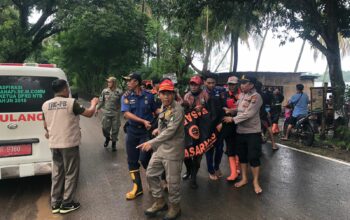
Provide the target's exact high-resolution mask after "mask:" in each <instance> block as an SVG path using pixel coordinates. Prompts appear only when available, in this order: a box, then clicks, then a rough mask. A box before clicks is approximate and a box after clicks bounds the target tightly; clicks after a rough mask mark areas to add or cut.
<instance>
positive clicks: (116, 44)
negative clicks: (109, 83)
mask: <svg viewBox="0 0 350 220" xmlns="http://www.w3.org/2000/svg"><path fill="white" fill-rule="evenodd" d="M76 11H77V13H76V14H75V17H74V18H73V19H72V20H71V22H70V23H69V24H67V27H68V28H67V31H65V32H62V33H61V34H60V35H59V37H58V43H59V44H60V45H61V50H62V56H63V65H64V67H65V69H67V71H68V74H71V75H73V77H72V78H75V80H76V82H77V83H78V84H77V85H76V86H78V87H79V88H80V89H81V90H82V91H84V92H87V93H90V94H97V93H99V92H100V90H101V88H102V86H104V84H105V78H106V77H107V76H109V75H113V76H115V77H119V78H120V77H121V76H122V75H125V74H127V73H128V72H129V71H131V70H133V69H136V68H138V67H139V66H141V64H142V45H143V41H144V40H143V36H144V32H143V28H144V27H143V21H142V16H141V15H140V13H138V12H137V11H136V10H135V8H134V5H133V4H131V2H130V1H128V0H120V1H117V2H115V1H111V2H108V1H106V3H105V4H103V5H99V7H81V8H78V9H77V10H76Z"/></svg>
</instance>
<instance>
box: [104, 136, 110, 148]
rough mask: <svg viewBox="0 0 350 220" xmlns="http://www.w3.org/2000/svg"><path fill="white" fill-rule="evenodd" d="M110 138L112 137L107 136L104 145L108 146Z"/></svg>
mask: <svg viewBox="0 0 350 220" xmlns="http://www.w3.org/2000/svg"><path fill="white" fill-rule="evenodd" d="M110 140H111V139H110V138H109V137H106V140H105V143H104V144H103V146H104V147H107V146H108V144H109V141H110Z"/></svg>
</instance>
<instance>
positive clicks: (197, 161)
mask: <svg viewBox="0 0 350 220" xmlns="http://www.w3.org/2000/svg"><path fill="white" fill-rule="evenodd" d="M201 161H202V155H199V156H194V157H190V158H186V159H184V163H185V166H186V172H187V173H189V174H191V179H192V180H193V181H196V177H197V173H198V170H199V168H200V167H201Z"/></svg>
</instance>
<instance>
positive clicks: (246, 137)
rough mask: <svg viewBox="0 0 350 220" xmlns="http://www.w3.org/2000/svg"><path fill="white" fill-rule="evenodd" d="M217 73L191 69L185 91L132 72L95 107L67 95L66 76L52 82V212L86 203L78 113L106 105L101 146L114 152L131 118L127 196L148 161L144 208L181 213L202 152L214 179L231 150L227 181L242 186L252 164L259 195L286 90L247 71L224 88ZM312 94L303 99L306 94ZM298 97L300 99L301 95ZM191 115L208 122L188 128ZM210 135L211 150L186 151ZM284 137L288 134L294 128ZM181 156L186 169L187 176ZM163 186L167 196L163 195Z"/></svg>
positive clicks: (112, 83)
mask: <svg viewBox="0 0 350 220" xmlns="http://www.w3.org/2000/svg"><path fill="white" fill-rule="evenodd" d="M216 77H217V76H216V75H215V74H213V73H208V74H205V75H203V76H200V75H195V76H193V77H192V78H191V79H190V80H189V87H188V88H189V90H188V92H186V94H185V95H184V96H183V97H181V95H180V94H179V91H178V90H177V89H176V88H175V87H176V86H175V85H174V83H173V82H172V81H171V80H170V79H168V78H165V79H162V80H159V81H158V80H152V81H149V80H148V81H143V80H142V78H141V75H140V74H138V73H131V74H129V75H128V76H126V77H124V80H125V81H126V83H127V90H126V91H125V92H124V93H123V92H122V91H121V90H120V89H118V88H117V87H118V86H117V80H116V78H115V77H109V78H108V79H107V88H105V89H104V90H103V91H102V93H101V95H100V97H99V99H97V98H94V99H92V100H91V106H90V108H84V107H82V106H81V105H80V104H79V103H78V102H77V100H74V99H72V98H69V88H68V84H67V82H66V81H64V80H55V81H54V82H53V84H52V88H53V90H54V92H55V97H54V98H53V99H51V100H48V101H47V102H45V103H44V105H43V114H44V126H45V129H46V131H47V133H46V137H47V138H48V139H49V146H50V148H51V149H52V154H53V172H52V180H53V181H52V192H51V205H52V213H63V214H64V213H68V212H71V211H74V210H76V209H78V208H79V207H80V204H79V203H78V202H75V201H74V196H75V192H76V188H77V183H78V177H79V144H80V136H81V135H80V129H79V120H78V118H79V115H83V116H86V117H91V116H92V115H93V114H95V115H96V114H98V112H100V110H101V109H102V113H103V117H102V131H103V135H104V137H105V142H104V144H103V146H104V147H108V146H109V142H110V141H112V145H111V147H112V151H116V144H117V141H118V132H119V127H120V117H121V114H122V115H123V116H124V118H125V119H126V124H125V125H124V129H123V130H124V132H125V134H126V136H125V147H126V154H127V163H128V169H129V174H130V178H131V180H132V183H133V184H132V189H131V190H130V191H129V192H127V193H126V199H127V200H134V199H136V198H137V197H138V196H140V195H141V194H143V187H142V181H141V176H140V167H141V166H142V167H143V168H144V169H145V170H146V177H147V181H148V183H149V188H150V191H151V192H152V196H153V198H154V200H155V202H154V204H153V205H152V206H151V207H150V208H149V209H147V210H145V215H147V216H154V215H156V214H157V213H158V212H160V211H163V210H168V211H167V213H166V215H165V217H164V219H175V218H177V217H178V216H179V215H180V213H181V208H180V198H181V196H180V184H181V178H182V179H183V180H187V179H189V183H190V187H191V188H193V189H196V188H197V187H198V183H197V181H196V177H197V173H198V170H199V168H200V164H201V160H202V156H203V154H205V157H206V162H207V163H206V164H207V171H208V178H209V179H210V180H213V181H216V180H218V179H220V178H222V177H223V176H224V174H223V173H222V172H221V169H220V166H221V159H222V157H223V154H224V152H226V154H227V156H228V162H229V164H228V165H229V168H230V173H229V175H228V176H227V177H226V180H227V181H234V186H235V187H237V188H239V187H242V186H244V185H246V184H247V183H248V176H247V175H248V169H249V168H250V170H251V173H252V175H253V190H254V192H255V193H256V194H258V195H259V194H261V193H262V188H261V186H260V184H259V171H260V166H261V162H260V159H259V158H260V156H261V154H262V151H261V145H262V133H265V132H267V133H268V135H269V136H270V138H271V142H272V149H273V150H278V147H277V146H276V144H275V141H274V136H273V134H274V133H276V132H278V130H279V129H278V119H279V116H280V114H281V111H282V109H281V107H282V102H283V100H284V97H283V95H282V94H281V92H280V91H279V89H277V88H276V89H275V90H274V91H271V90H268V89H267V90H263V86H262V84H261V83H260V82H259V81H257V79H256V78H254V77H250V76H246V75H243V76H242V77H241V78H240V79H238V78H237V77H236V76H231V77H229V78H228V80H227V84H226V85H225V86H223V87H220V86H217V85H216V81H217V78H216ZM306 98H307V97H305V98H303V99H305V101H306ZM292 99H293V100H292V101H293V102H295V100H294V99H295V98H293V97H292ZM298 99H301V97H299V98H298ZM302 101H303V103H304V100H302ZM297 103H301V101H298V102H297ZM193 112H194V113H193ZM293 114H294V113H293ZM188 115H192V116H193V117H194V118H198V117H199V116H201V115H205V116H206V117H207V119H208V120H209V121H210V124H209V125H210V126H208V124H205V123H203V122H202V121H201V120H196V121H192V124H191V129H190V130H189V129H188V120H189V118H188V117H187V116H188ZM191 120H192V119H191ZM276 125H277V128H276ZM192 128H197V129H192ZM189 133H191V134H190V135H189ZM212 134H214V136H213V137H215V138H212V139H211V140H212V142H210V144H207V145H208V146H207V148H206V150H205V152H202V151H198V152H197V151H196V152H195V153H194V154H191V155H190V156H188V155H187V156H185V153H184V152H185V150H184V149H185V147H187V145H191V146H197V149H202V146H204V145H203V144H201V141H202V140H203V139H206V138H208V137H210V136H211V135H212ZM285 138H288V133H287V135H286V137H285ZM62 140H65V141H63V142H62ZM213 140H214V141H213ZM120 145H121V146H122V145H124V143H121V144H120ZM198 146H200V148H199V147H198ZM224 146H226V148H225V147H224ZM203 149H204V148H203ZM183 163H184V164H185V167H186V171H185V172H184V174H183V175H182V176H181V171H182V166H183ZM165 188H166V190H167V191H168V195H169V196H168V200H169V203H167V202H166V200H165V198H164V189H165Z"/></svg>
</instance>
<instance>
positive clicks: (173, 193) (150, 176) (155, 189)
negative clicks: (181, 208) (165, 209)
mask: <svg viewBox="0 0 350 220" xmlns="http://www.w3.org/2000/svg"><path fill="white" fill-rule="evenodd" d="M182 163H183V160H167V159H164V158H162V157H159V156H158V155H157V152H155V153H153V155H152V158H151V160H150V162H149V164H148V168H147V171H146V176H147V180H148V184H149V186H150V190H151V192H152V196H153V197H154V198H161V197H163V190H162V187H161V184H160V180H161V176H162V174H163V173H164V171H165V175H166V181H167V182H168V192H169V202H170V203H172V204H179V203H180V199H181V196H180V195H181V194H180V190H181V189H180V183H181V169H182Z"/></svg>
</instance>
